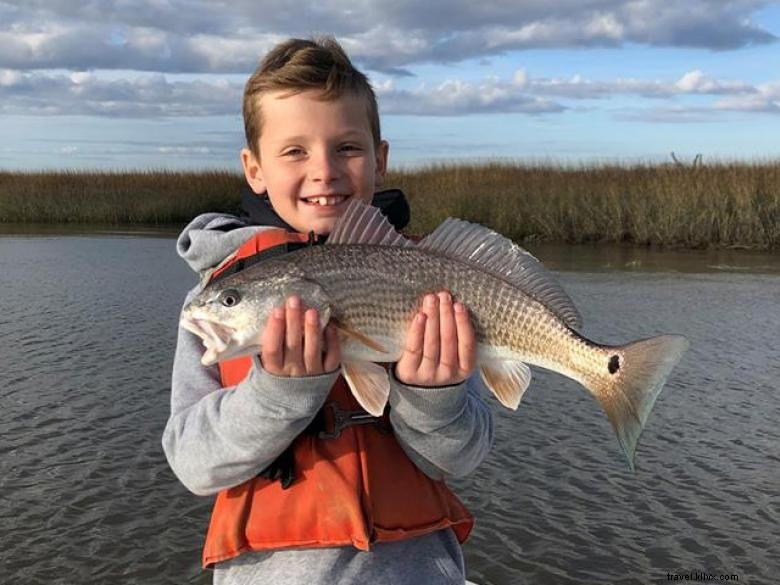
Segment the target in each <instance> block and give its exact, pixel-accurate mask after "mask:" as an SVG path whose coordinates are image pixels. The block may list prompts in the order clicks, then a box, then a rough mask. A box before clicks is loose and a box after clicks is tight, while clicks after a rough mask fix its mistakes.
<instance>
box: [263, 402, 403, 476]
mask: <svg viewBox="0 0 780 585" xmlns="http://www.w3.org/2000/svg"><path fill="white" fill-rule="evenodd" d="M355 425H371V426H373V427H374V428H376V429H377V430H378V431H379V432H382V433H391V432H392V427H391V426H390V425H389V424H388V423H387V422H385V419H384V417H381V416H371V415H370V414H368V413H367V412H366V411H365V410H342V409H341V407H340V406H339V404H338V403H337V402H335V401H329V402H326V403H325V404H324V405H323V407H322V408H321V409H320V410H319V411H317V414H315V415H314V418H313V419H312V421H311V422H310V423H309V425H308V426H307V427H306V428H305V429H304V430H303V432H302V433H301V435H304V436H310V437H311V436H313V437H316V438H317V439H319V440H325V441H327V440H329V439H335V438H336V437H339V436H340V435H341V431H342V430H344V429H345V428H346V427H351V426H355ZM301 435H299V436H301ZM296 440H297V437H296ZM294 445H295V441H293V442H292V443H290V444H289V445H288V446H287V448H286V449H285V450H284V451H282V453H281V454H280V455H279V456H278V457H277V458H276V459H274V460H273V461H272V462H271V464H270V465H269V466H268V467H266V468H265V469H263V471H261V472H260V473H258V474H257V477H264V478H265V479H268V480H270V481H276V480H279V483H281V484H282V489H283V490H286V489H287V488H289V487H290V486H291V485H292V483H293V481H295V456H294V454H293V453H294V452H293V446H294Z"/></svg>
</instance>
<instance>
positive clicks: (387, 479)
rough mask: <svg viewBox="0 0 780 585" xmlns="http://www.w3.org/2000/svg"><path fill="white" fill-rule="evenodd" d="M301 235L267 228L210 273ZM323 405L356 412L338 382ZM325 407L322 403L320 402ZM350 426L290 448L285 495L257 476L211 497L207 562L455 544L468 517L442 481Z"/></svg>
mask: <svg viewBox="0 0 780 585" xmlns="http://www.w3.org/2000/svg"><path fill="white" fill-rule="evenodd" d="M306 239H307V238H306V236H304V235H302V234H294V233H289V232H287V231H285V230H283V229H277V228H272V229H268V230H265V231H262V232H260V233H259V234H257V235H256V236H254V237H253V238H251V239H250V240H249V241H247V242H246V243H245V244H244V245H242V246H241V247H240V248H239V250H238V252H237V253H236V254H235V255H234V256H233V257H232V258H231V259H230V260H229V261H228V262H227V263H226V265H225V266H224V267H221V268H220V270H218V271H217V272H215V276H216V275H218V274H219V273H220V271H221V270H224V269H225V268H227V267H228V266H229V264H230V263H232V262H237V261H240V259H243V258H248V257H250V256H252V255H254V254H257V253H258V252H262V251H264V250H268V249H269V248H271V247H274V246H277V245H283V244H287V243H299V242H305V241H306ZM219 367H220V374H221V379H222V385H223V386H225V387H227V386H234V385H236V384H238V383H239V382H241V381H242V380H243V379H244V378H245V377H246V376H247V374H248V373H249V370H250V368H251V358H249V357H248V356H244V357H239V358H235V359H232V360H226V361H224V362H221V363H220V364H219ZM327 400H328V402H330V403H333V402H335V405H336V406H337V407H338V408H339V409H340V410H343V411H356V410H361V408H360V406H359V404H358V402H357V400H355V398H354V397H353V396H352V393H351V392H350V390H349V387H348V386H347V384H346V382H345V380H344V378H343V377H342V376H339V378H338V379H337V381H336V383H335V384H334V386H333V388H332V389H331V391H330V394H329V395H328V399H327ZM326 404H327V403H326ZM388 428H389V425H388V426H387V427H386V428H381V427H379V426H377V425H354V426H348V427H346V428H344V429H342V431H341V433H340V434H339V435H338V436H337V437H334V438H328V439H322V438H319V437H318V436H316V435H311V434H305V433H304V434H301V435H299V436H298V437H297V438H296V439H295V440H294V441H293V444H292V453H293V458H294V465H295V470H296V473H297V476H296V478H295V480H294V481H293V483H292V484H291V485H290V486H289V487H288V488H287V489H284V488H283V487H282V486H281V483H280V482H279V481H272V480H270V479H267V478H265V477H255V478H253V479H250V480H248V481H246V482H244V483H242V484H241V485H238V486H236V487H233V488H230V489H227V490H223V491H222V492H220V493H219V494H218V495H217V498H216V501H215V503H214V509H213V512H212V515H211V523H210V525H209V530H208V534H207V536H206V543H205V546H204V550H203V566H204V567H208V566H210V565H212V564H214V563H217V562H220V561H224V560H227V559H230V558H232V557H235V556H237V555H239V554H241V553H242V552H245V551H257V550H265V549H290V548H314V547H329V546H348V545H351V546H354V547H356V548H358V549H360V550H366V551H367V550H369V547H370V545H371V544H372V543H374V542H390V541H397V540H403V539H407V538H414V537H416V536H421V535H423V534H428V533H430V532H434V531H436V530H441V529H444V528H451V529H452V530H453V532H454V533H455V535H456V537H457V538H458V540H459V541H460V542H463V541H465V540H466V538H467V537H468V535H469V533H470V532H471V529H472V528H473V526H474V519H473V517H472V516H471V514H470V513H469V511H468V510H467V509H466V507H465V506H464V505H463V504H462V503H461V502H460V500H458V498H457V497H456V496H455V495H454V494H453V493H452V492H451V491H450V490H449V488H447V486H446V485H445V483H444V482H443V481H434V480H433V479H431V478H430V477H428V476H427V475H425V474H424V473H422V472H421V471H420V470H419V469H418V468H417V467H416V466H415V465H414V464H413V463H412V461H411V460H410V459H409V457H407V455H406V454H405V453H404V451H403V449H402V448H401V446H400V445H399V444H398V441H397V440H396V438H395V436H394V435H393V433H392V432H389V431H388V430H387V429H388Z"/></svg>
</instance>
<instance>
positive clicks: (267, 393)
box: [162, 213, 337, 495]
mask: <svg viewBox="0 0 780 585" xmlns="http://www.w3.org/2000/svg"><path fill="white" fill-rule="evenodd" d="M264 229H267V228H266V227H263V226H248V225H246V224H245V223H243V222H242V221H241V220H240V219H239V218H237V217H234V216H230V215H224V214H217V213H207V214H203V215H200V216H198V217H196V218H195V219H194V220H193V221H192V222H190V224H189V225H188V226H187V227H186V228H185V229H184V231H183V232H182V234H181V235H180V236H179V239H178V240H177V243H176V248H177V252H178V253H179V255H180V256H181V257H182V258H183V259H184V260H185V261H186V262H187V264H188V265H189V266H190V267H191V268H192V269H193V270H194V271H196V272H198V273H199V274H201V276H203V275H204V274H205V275H207V274H208V273H209V271H210V270H211V269H212V268H214V266H216V265H218V264H219V263H220V262H222V260H224V258H226V257H227V256H228V255H230V254H231V253H232V252H233V251H234V250H236V249H237V248H238V247H239V246H240V245H241V244H242V243H244V242H245V241H246V240H247V239H248V238H250V237H252V236H253V235H254V234H255V233H257V232H258V231H261V230H264ZM198 290H199V287H196V288H195V289H193V290H192V291H190V293H189V294H188V295H187V298H186V299H185V304H186V303H187V302H189V300H190V299H191V298H192V296H193V295H194V294H195V293H196V292H197V291H198ZM202 354H203V346H202V344H201V341H200V339H198V337H197V336H195V335H193V334H192V333H190V332H189V331H186V330H184V329H181V328H179V332H178V340H177V343H176V353H175V355H174V361H173V372H172V377H171V414H170V417H169V419H168V422H167V424H166V426H165V430H164V432H163V437H162V444H163V450H164V451H165V455H166V457H167V458H168V463H169V464H170V466H171V469H172V470H173V472H174V473H175V474H176V476H177V477H178V478H179V480H180V481H181V482H182V483H183V484H184V485H185V486H186V487H187V488H188V489H189V490H190V491H192V492H194V493H196V494H198V495H208V494H213V493H216V492H218V491H220V490H223V489H225V488H229V487H233V486H236V485H239V484H241V483H243V482H244V481H246V480H247V479H250V478H252V477H254V476H256V475H257V474H258V473H259V472H261V471H262V470H264V469H265V468H266V467H268V465H269V464H270V463H271V462H273V461H274V460H275V459H276V457H277V456H279V454H281V453H282V451H284V450H285V449H286V448H287V446H288V445H289V444H290V443H291V442H292V441H293V440H294V439H295V437H297V436H298V435H299V434H300V433H301V432H302V431H303V430H304V429H305V428H306V426H307V425H308V424H309V422H311V420H312V419H313V417H314V415H315V414H316V413H317V411H318V410H319V409H320V408H321V407H322V404H323V403H324V401H325V399H326V397H327V395H328V392H329V391H330V388H331V387H332V386H333V384H334V382H335V380H336V377H337V373H336V372H334V373H330V374H322V375H319V376H309V377H300V378H285V377H279V376H274V375H271V374H269V373H268V372H266V371H265V370H263V368H262V365H261V363H260V359H259V358H258V357H255V358H254V359H253V365H252V368H251V370H250V372H249V375H248V376H247V378H246V379H245V380H244V381H242V382H241V383H240V384H238V385H236V386H233V387H228V388H222V385H221V382H220V376H219V369H218V367H217V366H211V367H204V366H203V365H201V363H200V358H201V355H202Z"/></svg>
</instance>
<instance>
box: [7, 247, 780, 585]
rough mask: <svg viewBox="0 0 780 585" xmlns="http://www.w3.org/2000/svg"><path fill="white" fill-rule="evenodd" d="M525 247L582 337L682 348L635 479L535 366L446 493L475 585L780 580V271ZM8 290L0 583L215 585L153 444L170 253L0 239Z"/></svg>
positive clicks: (599, 429) (726, 260)
mask: <svg viewBox="0 0 780 585" xmlns="http://www.w3.org/2000/svg"><path fill="white" fill-rule="evenodd" d="M533 251H534V252H535V254H536V255H537V256H539V257H540V258H542V259H543V260H544V261H545V262H546V263H547V264H548V265H550V266H551V267H554V268H556V269H557V270H561V271H562V272H561V273H560V277H561V280H562V282H563V284H564V286H565V287H566V289H567V290H568V291H569V292H570V293H571V295H572V297H573V298H574V300H575V302H576V303H577V305H578V306H579V308H580V310H581V312H582V314H583V318H584V322H585V327H584V332H585V333H586V334H587V335H588V336H589V337H591V338H593V339H594V340H596V341H602V342H614V343H618V342H625V341H629V340H632V339H634V338H639V337H645V336H649V335H653V334H657V333H661V332H675V333H683V334H685V335H687V336H688V337H689V339H690V341H691V349H690V350H689V352H688V353H687V354H686V355H685V357H684V358H683V361H682V362H681V363H680V365H679V367H678V368H677V369H676V370H675V372H674V374H673V377H672V379H671V380H670V382H669V384H668V385H667V387H666V389H665V391H664V392H663V393H662V395H661V397H660V398H659V400H658V402H657V404H656V408H655V410H654V411H653V414H652V415H651V417H650V420H649V422H648V426H647V429H646V431H645V433H644V435H643V437H642V439H641V440H640V444H639V448H638V452H637V472H636V474H632V473H630V472H629V471H628V470H627V468H626V466H625V463H624V461H623V459H622V456H621V454H620V452H619V448H618V447H617V443H616V441H615V439H614V438H613V436H612V431H611V428H610V426H609V423H608V422H607V420H606V418H605V416H604V415H603V414H602V413H601V412H600V410H599V408H598V406H597V404H596V403H595V401H594V400H592V399H591V398H590V397H589V396H588V395H587V394H586V393H585V392H584V391H583V390H582V389H581V388H580V387H579V386H577V384H575V383H574V382H571V381H570V380H568V379H565V378H563V377H561V376H558V375H556V374H552V373H549V372H544V371H541V370H535V371H534V381H533V382H532V385H531V388H530V389H529V391H528V392H527V393H526V395H525V397H524V399H523V404H522V405H521V407H520V409H519V410H518V411H517V412H515V413H510V412H507V411H505V410H502V409H499V408H498V407H496V408H495V414H496V421H497V434H496V445H495V447H494V448H493V450H492V452H491V454H490V456H489V458H488V460H487V461H486V462H485V463H484V464H483V465H482V466H481V467H480V469H479V470H477V472H476V473H474V474H473V475H472V476H471V477H469V478H466V479H463V480H458V481H456V482H454V485H455V487H456V490H457V491H458V493H460V494H461V495H462V496H463V498H464V499H465V500H466V501H467V502H468V503H469V505H470V506H471V507H472V509H473V511H474V512H475V514H476V516H477V528H476V530H475V533H474V536H473V537H472V539H471V540H470V541H469V542H468V543H467V544H466V547H465V551H466V555H467V561H468V567H469V573H470V576H471V578H472V579H473V580H475V581H476V582H478V583H481V584H484V585H488V584H494V585H497V584H515V583H533V584H534V585H538V584H546V583H551V584H552V583H555V584H561V583H562V584H568V583H572V584H573V583H621V584H622V583H643V584H644V583H656V582H659V583H660V582H665V581H666V575H667V573H687V572H692V571H706V572H709V573H731V574H737V575H739V577H740V582H745V583H751V584H753V583H773V582H776V578H777V575H778V574H780V563H779V562H778V554H777V551H778V548H777V547H778V542H780V496H778V485H780V484H779V482H780V471H779V470H780V453H779V452H778V444H780V443H779V442H778V441H780V427H779V426H778V424H777V421H778V420H780V388H778V386H779V385H778V379H780V365H778V360H777V349H776V348H777V338H778V332H780V276H778V272H780V270H779V269H778V260H777V259H776V257H773V256H771V255H760V254H757V255H751V254H747V253H744V252H739V253H737V252H721V253H715V252H712V253H711V252H673V253H663V254H657V253H652V252H649V251H646V250H639V251H638V250H623V249H604V248H587V247H583V248H571V247H569V248H565V247H554V246H544V247H542V246H536V247H534V248H533ZM746 265H747V266H746ZM723 267H729V268H723ZM574 269H577V271H573V270H574ZM0 274H2V285H3V286H2V291H1V292H0V338H2V343H1V344H0V373H2V375H3V378H4V384H2V385H0V403H1V404H2V406H3V408H2V410H1V411H0V436H1V437H2V440H1V441H0V551H2V554H0V574H2V575H3V579H2V581H3V582H8V583H17V582H18V583H28V582H29V583H68V584H70V583H108V582H115V583H170V584H174V583H177V584H178V583H185V582H186V583H208V582H210V575H209V574H208V573H205V572H202V571H201V570H200V568H199V558H200V546H201V544H202V538H203V535H204V534H205V528H206V525H207V522H208V513H209V507H210V501H209V498H199V497H196V496H194V495H192V494H190V493H188V492H187V491H186V490H185V489H184V488H183V487H182V486H181V485H180V484H179V483H178V482H177V480H176V479H175V478H174V477H173V475H172V474H171V472H170V470H169V469H168V467H167V465H166V463H165V460H164V456H163V454H162V451H161V448H160V435H161V433H162V429H163V426H164V424H165V420H166V418H167V415H168V400H169V394H168V393H169V387H168V384H169V368H170V362H171V359H172V354H173V343H174V338H175V329H176V317H177V313H178V310H179V307H180V303H181V300H182V298H183V294H184V292H185V291H186V289H188V288H189V287H190V286H192V285H193V284H194V282H195V277H194V276H193V275H192V274H190V273H189V272H188V270H187V269H186V268H185V267H184V265H183V264H182V263H181V261H180V260H179V259H178V258H177V257H176V256H175V254H174V250H173V240H171V239H170V238H160V237H146V238H140V237H95V236H88V237H87V236H78V237H59V236H54V235H51V236H48V237H47V236H44V237H41V236H40V235H39V236H35V237H18V236H6V237H0ZM491 404H493V405H495V401H491Z"/></svg>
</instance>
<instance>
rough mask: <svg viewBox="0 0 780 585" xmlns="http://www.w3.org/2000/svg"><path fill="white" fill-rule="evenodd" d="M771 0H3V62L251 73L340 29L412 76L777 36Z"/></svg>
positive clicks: (364, 54) (367, 60) (343, 36)
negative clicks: (769, 18)
mask: <svg viewBox="0 0 780 585" xmlns="http://www.w3.org/2000/svg"><path fill="white" fill-rule="evenodd" d="M769 4H772V2H770V1H769V0H763V1H762V0H688V1H686V2H668V1H667V0H557V1H556V2H549V0H526V1H524V2H522V3H521V4H518V3H517V2H510V1H506V0H485V1H481V2H474V1H473V0H454V1H450V0H447V1H445V0H430V1H429V2H425V3H420V2H416V1H412V0H399V1H396V2H387V1H386V0H364V1H363V2H360V3H355V2H353V1H347V0H322V1H321V2H318V3H310V4H308V5H306V6H305V7H302V6H300V5H298V4H294V3H289V2H280V1H276V0H274V1H269V0H265V1H257V0H234V1H233V2H228V1H227V0H217V1H206V0H166V1H164V2H163V1H160V0H122V1H120V0H105V1H101V0H86V1H84V0H79V1H77V0H52V1H46V2H44V1H43V0H33V1H27V2H22V1H20V0H6V1H5V2H2V3H0V23H2V24H0V68H7V69H18V70H29V69H72V70H85V69H113V68H117V69H125V70H128V69H130V70H138V71H159V72H171V73H173V72H179V73H183V72H188V73H204V72H211V73H231V72H236V73H238V72H240V73H246V72H248V71H251V70H252V69H254V67H255V66H256V64H257V59H258V57H259V56H261V55H262V54H263V53H265V52H266V51H267V50H268V48H269V47H271V46H272V45H273V44H275V43H276V42H278V41H279V40H281V39H283V38H286V37H288V36H309V35H310V34H311V33H312V32H313V31H328V32H330V33H333V34H335V35H336V36H337V37H338V38H339V40H340V41H341V42H342V43H343V44H344V45H345V47H346V48H347V49H348V51H349V52H350V54H351V56H352V57H353V58H355V59H356V60H357V61H359V62H360V63H361V64H362V65H363V66H364V67H367V68H369V69H373V70H375V71H381V72H385V73H388V74H397V75H408V74H409V68H410V67H412V66H414V65H418V64H421V63H455V62H459V61H462V60H464V59H478V58H484V57H489V56H491V55H498V54H502V53H506V52H508V51H515V50H523V49H531V48H540V47H547V48H550V47H558V48H567V47H610V46H614V47H618V46H622V45H624V44H628V43H639V44H645V45H651V46H663V47H694V48H702V49H711V50H728V49H737V48H740V47H745V46H749V45H756V44H765V43H771V42H774V41H776V40H777V37H776V36H775V35H773V34H772V33H771V32H769V31H767V30H765V29H763V28H761V27H760V26H758V25H756V24H755V23H753V22H752V21H751V16H752V15H753V14H755V13H756V12H757V11H758V10H760V9H761V8H762V7H764V6H766V5H769Z"/></svg>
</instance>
